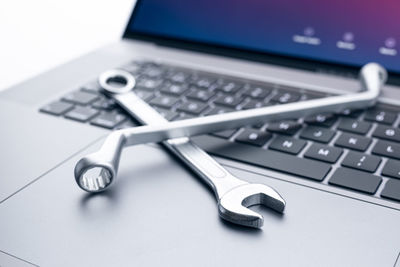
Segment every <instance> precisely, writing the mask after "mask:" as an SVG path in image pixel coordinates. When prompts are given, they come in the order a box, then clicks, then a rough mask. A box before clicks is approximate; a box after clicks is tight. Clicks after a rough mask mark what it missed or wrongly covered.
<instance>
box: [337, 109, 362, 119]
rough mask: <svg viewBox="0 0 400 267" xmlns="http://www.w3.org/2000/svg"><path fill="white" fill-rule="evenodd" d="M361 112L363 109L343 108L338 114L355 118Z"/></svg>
mask: <svg viewBox="0 0 400 267" xmlns="http://www.w3.org/2000/svg"><path fill="white" fill-rule="evenodd" d="M362 113H363V110H359V109H357V110H351V109H345V110H343V111H342V112H341V113H339V114H338V115H340V116H346V117H350V118H353V119H357V118H358V117H360V115H361V114H362Z"/></svg>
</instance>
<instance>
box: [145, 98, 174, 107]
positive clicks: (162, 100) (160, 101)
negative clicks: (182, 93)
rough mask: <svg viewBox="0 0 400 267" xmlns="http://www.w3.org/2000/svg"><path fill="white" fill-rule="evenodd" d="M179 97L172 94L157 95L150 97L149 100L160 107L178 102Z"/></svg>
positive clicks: (170, 105)
mask: <svg viewBox="0 0 400 267" xmlns="http://www.w3.org/2000/svg"><path fill="white" fill-rule="evenodd" d="M178 101H179V98H176V97H173V96H165V95H161V96H157V97H156V98H154V99H152V100H151V101H150V104H151V105H155V106H159V107H162V108H171V107H172V106H173V105H175V104H176V103H178Z"/></svg>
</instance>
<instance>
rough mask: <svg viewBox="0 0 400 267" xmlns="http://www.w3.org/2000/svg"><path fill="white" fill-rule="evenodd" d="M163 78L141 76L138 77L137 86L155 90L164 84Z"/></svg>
mask: <svg viewBox="0 0 400 267" xmlns="http://www.w3.org/2000/svg"><path fill="white" fill-rule="evenodd" d="M162 82H163V81H162V80H160V79H152V78H147V77H141V78H138V79H136V85H135V87H136V88H142V89H147V90H151V91H153V90H154V89H156V88H158V87H159V86H160V85H161V84H162Z"/></svg>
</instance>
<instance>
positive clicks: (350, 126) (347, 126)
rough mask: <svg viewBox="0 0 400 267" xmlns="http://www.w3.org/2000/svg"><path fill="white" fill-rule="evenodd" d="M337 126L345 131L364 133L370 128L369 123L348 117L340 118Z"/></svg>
mask: <svg viewBox="0 0 400 267" xmlns="http://www.w3.org/2000/svg"><path fill="white" fill-rule="evenodd" d="M337 128H338V129H339V130H342V131H346V132H351V133H356V134H366V133H368V131H369V129H370V128H371V123H369V122H365V121H357V120H354V119H349V118H342V119H341V120H340V123H339V125H338V127H337Z"/></svg>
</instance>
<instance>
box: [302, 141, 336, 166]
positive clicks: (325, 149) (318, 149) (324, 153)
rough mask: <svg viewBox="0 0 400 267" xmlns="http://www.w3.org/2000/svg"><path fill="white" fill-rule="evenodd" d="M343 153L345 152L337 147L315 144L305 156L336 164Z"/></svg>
mask: <svg viewBox="0 0 400 267" xmlns="http://www.w3.org/2000/svg"><path fill="white" fill-rule="evenodd" d="M342 153H343V150H342V149H340V148H337V147H331V146H324V145H320V144H313V145H312V146H311V147H310V148H309V149H308V150H307V152H306V153H305V154H304V157H306V158H312V159H316V160H321V161H325V162H329V163H335V162H336V161H337V160H338V159H339V157H340V155H342Z"/></svg>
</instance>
